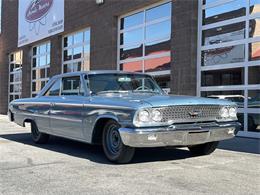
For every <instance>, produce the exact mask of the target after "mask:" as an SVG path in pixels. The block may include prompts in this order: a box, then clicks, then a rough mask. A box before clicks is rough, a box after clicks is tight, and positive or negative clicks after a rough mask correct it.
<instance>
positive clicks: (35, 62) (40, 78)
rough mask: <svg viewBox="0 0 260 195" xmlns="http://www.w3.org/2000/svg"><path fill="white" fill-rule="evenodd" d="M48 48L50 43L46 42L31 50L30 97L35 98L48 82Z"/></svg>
mask: <svg viewBox="0 0 260 195" xmlns="http://www.w3.org/2000/svg"><path fill="white" fill-rule="evenodd" d="M50 47H51V44H50V42H46V43H42V44H40V45H36V46H34V47H33V48H32V86H31V96H32V97H34V96H36V95H37V93H38V92H39V91H40V90H41V89H42V88H43V87H44V86H45V85H46V83H47V82H48V80H49V76H50Z"/></svg>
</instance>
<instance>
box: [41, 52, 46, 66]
mask: <svg viewBox="0 0 260 195" xmlns="http://www.w3.org/2000/svg"><path fill="white" fill-rule="evenodd" d="M45 65H46V56H45V55H44V56H41V57H40V66H45Z"/></svg>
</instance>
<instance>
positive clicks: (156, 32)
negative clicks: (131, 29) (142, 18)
mask: <svg viewBox="0 0 260 195" xmlns="http://www.w3.org/2000/svg"><path fill="white" fill-rule="evenodd" d="M170 35H171V20H167V21H164V22H161V23H156V24H152V25H149V26H147V27H146V31H145V40H146V41H151V40H155V39H162V38H166V37H170Z"/></svg>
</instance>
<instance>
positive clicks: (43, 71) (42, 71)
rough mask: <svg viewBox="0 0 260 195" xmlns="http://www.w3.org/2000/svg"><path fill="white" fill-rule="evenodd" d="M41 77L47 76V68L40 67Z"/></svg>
mask: <svg viewBox="0 0 260 195" xmlns="http://www.w3.org/2000/svg"><path fill="white" fill-rule="evenodd" d="M40 78H41V79H42V78H45V68H42V69H40Z"/></svg>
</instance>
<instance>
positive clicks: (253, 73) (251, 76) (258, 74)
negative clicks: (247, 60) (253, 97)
mask: <svg viewBox="0 0 260 195" xmlns="http://www.w3.org/2000/svg"><path fill="white" fill-rule="evenodd" d="M248 84H260V66H252V67H251V66H249V67H248Z"/></svg>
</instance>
